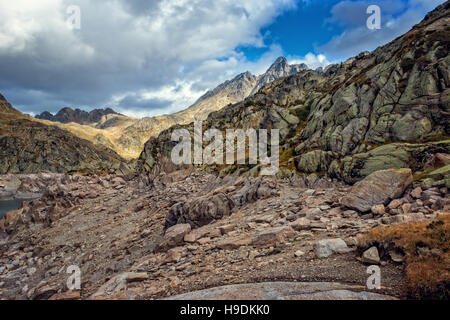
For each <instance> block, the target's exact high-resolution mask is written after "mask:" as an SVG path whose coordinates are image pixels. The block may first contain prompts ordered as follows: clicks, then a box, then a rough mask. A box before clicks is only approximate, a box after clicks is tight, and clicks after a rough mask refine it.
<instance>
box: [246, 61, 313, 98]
mask: <svg viewBox="0 0 450 320" xmlns="http://www.w3.org/2000/svg"><path fill="white" fill-rule="evenodd" d="M306 69H308V66H307V65H306V64H304V63H302V64H294V65H289V64H288V62H287V60H286V58H284V57H279V58H278V59H277V60H276V61H275V62H274V63H273V64H272V65H271V66H270V68H269V69H268V70H267V71H266V72H265V73H264V74H262V75H261V76H259V77H258V81H257V82H256V85H255V87H254V88H253V90H252V92H251V94H254V93H256V92H257V91H258V90H259V89H260V88H262V87H263V86H265V85H266V84H268V83H270V82H272V81H274V80H276V79H278V78H282V77H287V76H290V75H293V74H296V73H299V72H300V71H303V70H306Z"/></svg>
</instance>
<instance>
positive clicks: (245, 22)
mask: <svg viewBox="0 0 450 320" xmlns="http://www.w3.org/2000/svg"><path fill="white" fill-rule="evenodd" d="M443 2H444V1H443V0H343V1H339V0H328V1H327V0H264V1H261V0H227V1H211V0H151V1H148V0H133V1H130V0H107V1H106V0H105V1H95V0H40V1H29V0H15V1H1V2H0V39H2V41H1V42H0V70H1V72H0V93H2V94H3V95H5V96H6V98H7V99H8V100H9V101H10V102H11V103H12V104H13V105H14V106H15V107H16V108H18V109H19V110H20V111H22V112H25V113H30V114H36V113H40V112H42V111H44V110H47V111H50V112H52V113H55V112H57V111H58V110H59V109H61V108H63V107H72V108H82V109H85V110H91V109H93V108H103V107H111V108H113V109H115V110H117V111H119V112H122V113H124V114H127V115H130V116H136V117H142V116H153V115H160V114H167V113H173V112H176V111H179V110H182V109H185V108H187V107H188V106H189V105H191V104H192V103H194V102H195V101H196V100H197V99H198V98H199V97H200V96H201V95H202V94H204V93H205V92H206V91H207V90H208V89H212V88H214V87H216V86H217V85H218V84H220V83H222V82H224V81H225V80H228V79H231V78H233V77H235V76H236V75H237V74H239V73H242V72H245V71H250V72H252V73H254V74H261V73H263V72H264V71H265V70H266V69H267V68H268V67H269V66H270V65H271V64H272V63H273V62H274V61H275V59H276V58H278V57H279V56H281V55H283V56H285V57H286V58H287V59H288V61H289V63H306V64H307V65H308V66H309V67H310V68H312V69H315V68H317V67H325V66H326V65H328V64H330V63H339V62H342V61H344V60H346V59H348V58H350V57H352V56H355V55H357V54H358V53H360V52H361V51H371V50H373V49H375V48H376V47H378V46H380V45H383V44H386V43H388V42H389V41H391V40H393V39H395V38H396V37H398V36H400V35H402V34H404V33H405V32H407V31H408V30H410V28H411V27H412V26H413V25H414V24H416V23H418V22H420V21H421V20H422V19H423V17H424V16H425V15H426V13H428V12H429V11H431V10H432V9H434V8H435V7H436V6H437V5H439V4H441V3H443ZM72 5H76V6H78V7H79V9H80V13H81V16H80V28H79V29H73V28H69V27H68V25H67V20H68V19H69V17H70V15H68V12H67V9H68V7H69V6H72ZM369 5H378V6H379V7H380V10H381V29H379V30H369V29H368V28H367V27H366V20H367V18H368V17H369V14H367V13H366V9H367V7H368V6H369Z"/></svg>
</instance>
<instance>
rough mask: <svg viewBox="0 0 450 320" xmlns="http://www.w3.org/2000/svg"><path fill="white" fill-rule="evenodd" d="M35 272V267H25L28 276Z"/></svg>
mask: <svg viewBox="0 0 450 320" xmlns="http://www.w3.org/2000/svg"><path fill="white" fill-rule="evenodd" d="M35 273H36V268H34V267H32V268H28V269H27V274H28V275H29V276H32V275H33V274H35Z"/></svg>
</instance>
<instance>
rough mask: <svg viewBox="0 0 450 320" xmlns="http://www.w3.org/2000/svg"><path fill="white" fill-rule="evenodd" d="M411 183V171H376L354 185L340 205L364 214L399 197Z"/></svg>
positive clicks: (404, 169)
mask: <svg viewBox="0 0 450 320" xmlns="http://www.w3.org/2000/svg"><path fill="white" fill-rule="evenodd" d="M412 182H413V176H412V172H411V169H406V168H403V169H388V170H380V171H376V172H374V173H372V174H370V175H369V176H367V177H366V178H365V179H364V180H362V181H360V182H358V183H356V184H355V185H354V186H353V187H352V189H351V190H350V193H349V194H348V195H347V196H345V197H343V198H342V199H341V204H342V205H344V206H346V207H348V208H352V209H356V210H358V211H360V212H366V211H369V210H370V209H371V208H372V207H373V206H375V205H379V204H384V205H386V204H388V203H389V201H391V200H392V199H396V198H398V197H400V196H401V195H402V194H403V192H404V191H405V189H406V188H407V187H408V186H409V185H410V184H411V183H412Z"/></svg>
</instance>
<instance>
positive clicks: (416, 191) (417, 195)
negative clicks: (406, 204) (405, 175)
mask: <svg viewBox="0 0 450 320" xmlns="http://www.w3.org/2000/svg"><path fill="white" fill-rule="evenodd" d="M411 197H413V198H416V199H420V197H422V188H421V187H417V188H415V189H414V190H413V191H411Z"/></svg>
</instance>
